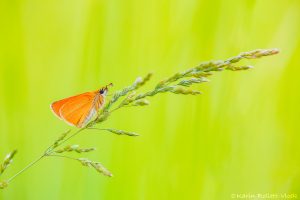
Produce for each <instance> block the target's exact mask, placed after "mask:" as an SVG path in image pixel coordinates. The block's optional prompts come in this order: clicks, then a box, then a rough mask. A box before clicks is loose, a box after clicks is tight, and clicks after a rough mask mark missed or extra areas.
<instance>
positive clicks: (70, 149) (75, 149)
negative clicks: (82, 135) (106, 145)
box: [54, 144, 96, 153]
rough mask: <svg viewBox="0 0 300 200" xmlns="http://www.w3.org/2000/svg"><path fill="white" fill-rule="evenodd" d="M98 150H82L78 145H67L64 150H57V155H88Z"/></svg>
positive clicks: (92, 148)
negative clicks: (73, 153)
mask: <svg viewBox="0 0 300 200" xmlns="http://www.w3.org/2000/svg"><path fill="white" fill-rule="evenodd" d="M95 150H96V148H94V147H91V148H80V147H79V145H78V144H73V145H67V146H65V147H64V148H61V149H58V150H55V151H54V152H55V153H65V152H76V153H87V152H91V151H95Z"/></svg>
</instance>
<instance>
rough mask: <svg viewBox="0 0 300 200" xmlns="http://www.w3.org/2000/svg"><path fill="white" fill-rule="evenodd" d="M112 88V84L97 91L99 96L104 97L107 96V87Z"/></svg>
mask: <svg viewBox="0 0 300 200" xmlns="http://www.w3.org/2000/svg"><path fill="white" fill-rule="evenodd" d="M112 86H113V84H112V83H110V84H108V85H106V86H105V87H103V88H101V89H100V90H99V93H100V94H101V95H103V96H106V94H107V92H108V88H109V87H112Z"/></svg>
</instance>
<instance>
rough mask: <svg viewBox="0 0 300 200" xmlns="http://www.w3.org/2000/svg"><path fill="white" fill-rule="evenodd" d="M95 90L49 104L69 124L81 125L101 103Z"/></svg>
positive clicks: (100, 98) (101, 99) (93, 113)
mask: <svg viewBox="0 0 300 200" xmlns="http://www.w3.org/2000/svg"><path fill="white" fill-rule="evenodd" d="M103 100H104V99H103V97H102V96H101V95H100V94H98V93H97V92H87V93H83V94H80V95H77V96H73V97H69V98H66V99H62V100H60V101H57V102H54V103H53V104H51V108H52V110H53V112H54V113H55V114H56V115H57V116H58V117H59V118H61V119H62V120H64V121H65V122H67V123H68V124H70V125H73V126H77V127H83V126H84V125H86V123H87V122H88V121H89V120H90V119H91V118H92V117H93V116H94V115H95V113H96V112H97V110H98V109H99V108H100V107H101V105H102V104H103V102H104V101H103Z"/></svg>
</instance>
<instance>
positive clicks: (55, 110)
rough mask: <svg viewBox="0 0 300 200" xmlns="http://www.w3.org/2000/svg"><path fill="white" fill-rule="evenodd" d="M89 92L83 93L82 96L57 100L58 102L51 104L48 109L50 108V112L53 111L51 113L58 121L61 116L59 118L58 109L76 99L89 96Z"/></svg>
mask: <svg viewBox="0 0 300 200" xmlns="http://www.w3.org/2000/svg"><path fill="white" fill-rule="evenodd" d="M90 93H91V92H86V93H83V94H79V95H76V96H72V97H68V98H65V99H62V100H59V101H55V102H53V103H52V104H51V105H50V107H51V110H52V111H53V113H54V114H55V115H56V116H57V117H59V118H60V119H62V118H61V116H60V109H61V108H62V107H63V106H64V105H65V104H66V103H67V102H68V101H73V100H75V99H77V98H80V97H82V96H87V97H88V96H91V94H90Z"/></svg>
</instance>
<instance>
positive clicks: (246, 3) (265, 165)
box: [0, 0, 300, 200]
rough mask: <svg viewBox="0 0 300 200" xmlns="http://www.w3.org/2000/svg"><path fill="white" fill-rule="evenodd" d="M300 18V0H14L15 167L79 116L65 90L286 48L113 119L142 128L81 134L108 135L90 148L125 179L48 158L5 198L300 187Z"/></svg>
mask: <svg viewBox="0 0 300 200" xmlns="http://www.w3.org/2000/svg"><path fill="white" fill-rule="evenodd" d="M299 21H300V1H298V0H285V1H283V0H278V1H274V0H257V1H255V0H241V1H236V0H216V1H204V0H185V1H181V0H172V1H171V0H152V1H146V0H143V1H141V0H128V1H115V0H111V1H108V0H107V1H104V0H103V1H101V0H59V1H58V0H44V1H36V0H0V157H1V159H2V157H4V156H5V155H6V154H7V153H8V152H9V151H11V150H12V149H15V148H17V149H18V151H19V152H18V154H17V156H16V158H15V159H14V163H13V165H12V166H11V167H10V168H9V169H8V170H7V171H6V173H5V174H4V175H3V176H2V177H1V179H5V178H8V177H10V176H11V175H13V174H14V173H16V172H17V171H18V170H20V169H21V168H22V167H23V166H25V165H26V164H28V163H29V162H30V161H31V160H33V159H34V158H35V157H37V156H39V155H40V153H41V152H42V151H43V150H44V149H45V148H46V147H47V146H48V145H49V144H50V143H51V142H52V141H53V140H55V138H57V136H58V135H59V134H60V133H62V132H63V131H64V130H66V129H68V125H66V124H64V123H63V122H62V121H60V120H58V119H57V118H56V117H55V116H54V115H53V114H52V112H51V111H50V109H49V104H50V103H51V102H53V101H54V100H58V99H61V98H64V97H68V96H71V95H74V94H77V93H81V92H85V91H90V90H94V89H97V88H99V87H101V86H103V85H105V84H108V83H110V82H113V83H114V85H115V86H114V88H113V89H112V91H115V90H117V89H120V88H122V87H124V86H126V85H129V84H131V83H132V82H133V81H134V80H135V79H136V77H138V76H141V75H142V76H143V75H145V74H146V73H148V72H153V73H154V77H153V80H152V81H151V82H150V83H149V86H147V87H145V89H147V88H150V87H151V86H153V85H154V84H155V83H156V82H158V81H159V80H161V79H163V78H164V77H166V76H169V75H171V74H173V73H174V72H177V71H181V70H184V69H187V68H189V67H193V66H195V65H197V64H198V63H199V62H200V61H206V60H212V59H226V58H228V57H231V56H234V55H237V54H238V53H239V52H242V51H248V50H252V49H256V48H273V47H277V48H279V49H280V50H281V53H280V54H279V55H276V56H271V57H266V58H262V59H259V60H250V61H249V60H248V61H244V62H243V63H244V64H249V65H254V66H255V69H254V70H250V71H245V72H230V71H225V72H221V73H216V74H215V75H214V76H213V77H212V78H211V80H212V81H211V82H209V83H207V84H204V85H201V86H200V87H198V88H199V89H200V90H201V91H203V93H204V94H203V95H201V96H196V97H195V96H180V95H172V94H167V95H165V94H164V95H159V96H157V97H155V98H151V99H149V100H150V101H151V105H150V106H148V107H144V108H131V109H122V110H120V111H118V112H116V113H115V114H114V115H113V116H112V117H111V118H110V119H109V120H108V121H107V122H106V123H104V124H103V125H102V127H113V128H119V129H124V130H130V131H135V132H138V133H140V134H141V136H140V137H126V136H117V135H113V134H109V133H104V132H97V131H92V130H90V131H85V132H83V133H82V134H81V135H79V136H78V137H76V138H74V139H73V140H72V141H70V143H71V144H80V145H82V146H85V147H90V146H96V147H97V148H98V151H97V152H93V153H90V154H89V155H80V157H89V158H90V159H92V160H98V161H100V162H101V163H102V164H104V165H105V166H106V167H107V168H108V169H110V170H111V171H112V172H113V174H114V177H113V178H107V177H104V176H102V175H100V174H97V173H96V172H95V171H94V170H93V169H88V168H85V167H82V166H81V165H80V163H77V162H75V161H71V160H64V159H59V158H48V159H45V160H42V161H41V162H40V163H38V164H37V165H36V166H34V167H33V168H32V169H30V170H29V171H27V172H26V173H24V174H23V175H22V176H20V177H18V178H17V179H15V180H14V181H13V182H12V183H11V185H10V186H9V187H8V188H7V189H6V190H1V191H0V199H3V200H4V199H5V200H6V199H14V200H19V199H22V200H26V199H30V200H40V199H74V200H75V199H107V200H111V199H113V200H115V199H124V200H127V199H130V200H133V199H149V200H152V199H191V200H194V199H205V200H206V199H210V200H223V199H224V200H226V199H232V197H231V195H232V194H237V193H238V194H239V193H241V194H256V193H261V194H265V193H270V194H284V193H286V194H297V195H298V198H300V174H299V172H300V168H299V166H300V156H299V150H300V145H299V144H300V136H299V134H300V128H299V119H300V117H299V113H300V105H299V103H300V94H299V88H300V79H299V73H300V66H299V65H300V61H299V53H300V37H299V34H300V24H299Z"/></svg>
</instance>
